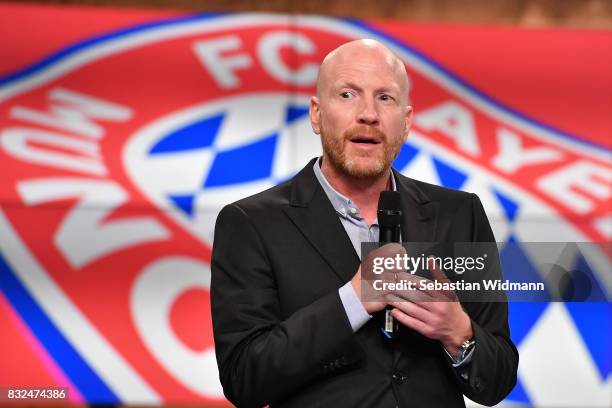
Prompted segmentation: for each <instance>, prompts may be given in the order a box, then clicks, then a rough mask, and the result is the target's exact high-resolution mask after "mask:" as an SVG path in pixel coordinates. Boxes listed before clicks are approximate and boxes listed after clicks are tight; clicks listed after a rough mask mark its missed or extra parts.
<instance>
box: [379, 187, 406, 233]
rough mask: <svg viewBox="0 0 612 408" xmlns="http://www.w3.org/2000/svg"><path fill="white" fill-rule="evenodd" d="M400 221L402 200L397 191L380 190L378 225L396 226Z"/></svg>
mask: <svg viewBox="0 0 612 408" xmlns="http://www.w3.org/2000/svg"><path fill="white" fill-rule="evenodd" d="M401 222H402V202H401V198H400V193H399V192H397V191H381V192H380V197H379V198H378V225H380V226H381V227H396V226H399V225H400V224H401Z"/></svg>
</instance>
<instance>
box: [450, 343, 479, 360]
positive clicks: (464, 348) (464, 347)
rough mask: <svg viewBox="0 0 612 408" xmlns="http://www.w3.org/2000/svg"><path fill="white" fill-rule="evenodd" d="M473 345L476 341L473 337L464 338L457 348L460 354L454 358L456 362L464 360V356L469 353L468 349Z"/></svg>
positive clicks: (470, 349)
mask: <svg viewBox="0 0 612 408" xmlns="http://www.w3.org/2000/svg"><path fill="white" fill-rule="evenodd" d="M475 345H476V341H475V340H474V339H470V340H466V341H464V342H463V343H461V347H460V348H459V351H461V354H460V355H459V356H458V357H457V358H455V359H454V360H455V361H456V362H459V361H463V360H465V358H466V357H467V356H468V355H469V354H470V351H472V349H473V348H474V346H475Z"/></svg>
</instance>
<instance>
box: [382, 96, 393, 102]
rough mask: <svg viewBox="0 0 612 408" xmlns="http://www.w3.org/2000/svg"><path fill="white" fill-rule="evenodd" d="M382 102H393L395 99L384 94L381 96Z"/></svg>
mask: <svg viewBox="0 0 612 408" xmlns="http://www.w3.org/2000/svg"><path fill="white" fill-rule="evenodd" d="M380 100H382V101H392V100H393V98H392V97H391V96H390V95H387V94H382V95H380Z"/></svg>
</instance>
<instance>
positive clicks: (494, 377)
mask: <svg viewBox="0 0 612 408" xmlns="http://www.w3.org/2000/svg"><path fill="white" fill-rule="evenodd" d="M472 214H473V218H472V222H473V225H472V242H495V238H494V236H493V232H492V231H491V227H490V225H489V221H488V220H487V217H486V214H485V212H484V209H483V207H482V204H481V202H480V199H479V198H478V196H476V195H475V194H472ZM493 255H494V256H495V260H494V262H497V265H495V267H493V268H491V270H490V272H489V273H488V274H487V276H486V279H502V276H501V272H500V268H499V267H498V266H499V258H498V254H497V251H495V254H493ZM463 306H464V308H465V310H466V312H467V313H468V315H469V316H470V318H471V320H472V330H473V333H474V340H475V341H476V348H475V350H474V355H473V358H472V361H471V362H470V363H469V364H468V366H467V367H466V368H465V369H464V370H467V374H468V375H467V378H468V379H467V381H465V380H464V379H462V378H461V376H460V372H461V370H457V371H456V374H457V379H458V381H459V384H460V387H461V388H462V392H463V393H464V395H466V396H467V397H468V398H470V399H471V400H473V401H475V402H477V403H479V404H483V405H488V406H491V405H495V404H497V403H499V402H500V401H501V400H503V399H504V398H505V397H506V396H507V395H508V394H509V393H510V391H512V388H514V386H515V384H516V376H517V369H518V361H519V355H518V351H517V349H516V347H515V346H514V343H513V342H512V340H511V339H510V328H509V325H508V303H507V300H506V296H505V294H501V299H496V301H487V302H469V303H465V304H464V305H463Z"/></svg>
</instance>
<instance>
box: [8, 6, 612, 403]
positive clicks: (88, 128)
mask: <svg viewBox="0 0 612 408" xmlns="http://www.w3.org/2000/svg"><path fill="white" fill-rule="evenodd" d="M357 38H376V39H378V40H380V41H382V42H384V43H385V44H386V45H388V46H389V47H390V48H391V49H392V50H394V51H395V52H396V53H397V54H398V55H399V56H400V58H402V60H403V61H404V62H405V64H406V67H407V71H408V75H409V77H410V82H411V88H412V93H411V98H412V100H413V101H414V102H415V111H416V117H415V123H414V128H413V130H412V132H411V135H410V137H409V140H408V143H407V144H406V145H405V146H403V148H402V150H401V152H400V154H399V156H398V158H397V159H396V161H395V163H394V165H395V167H396V168H397V169H398V170H400V171H402V172H403V173H405V174H407V175H409V176H410V177H413V178H417V179H421V180H424V181H427V182H433V183H435V184H440V185H444V186H448V187H451V188H456V189H464V190H468V191H473V192H476V193H478V194H479V196H480V197H481V199H482V201H483V203H484V205H485V208H486V210H487V213H488V215H489V217H490V218H491V222H492V226H493V228H494V232H495V234H496V238H497V240H498V241H512V240H514V241H555V240H558V239H562V240H564V241H605V240H608V239H609V238H610V236H611V234H612V231H610V229H609V220H610V219H609V214H608V213H607V211H608V200H609V195H607V194H608V193H607V190H606V188H607V187H606V186H607V183H610V182H612V176H611V174H612V173H611V165H610V161H609V158H608V157H607V154H608V153H607V152H605V151H601V150H600V149H597V148H594V147H593V146H589V145H587V144H584V143H582V142H580V141H576V140H574V139H571V138H568V137H566V136H565V135H561V134H557V133H556V132H555V131H554V130H551V129H549V128H547V127H545V126H542V125H541V124H539V123H536V122H534V121H532V120H530V119H529V118H525V117H522V116H521V115H519V114H517V113H515V112H512V111H511V110H509V109H506V108H505V107H504V106H502V105H500V104H498V103H496V102H495V101H493V100H491V99H489V98H487V97H486V96H485V95H482V94H481V93H479V92H478V91H477V90H475V89H473V88H471V87H469V86H468V85H466V84H464V83H462V82H461V81H459V80H457V79H456V78H454V77H453V76H452V75H450V74H449V73H448V72H446V71H444V70H443V69H441V68H440V67H439V66H437V65H436V64H434V63H432V62H431V61H429V60H428V59H427V58H426V57H424V56H423V55H421V54H419V53H417V52H415V51H414V50H412V49H410V48H409V47H407V46H406V45H405V44H401V43H399V42H397V41H395V40H393V39H391V38H388V37H386V36H384V35H382V34H380V33H377V32H375V31H373V30H371V29H369V28H368V27H366V26H364V25H362V24H360V23H355V22H349V21H343V20H338V19H327V18H318V17H299V18H296V19H295V20H292V23H291V24H289V23H288V20H287V18H286V17H282V16H275V15H261V14H257V15H250V14H242V15H229V16H208V15H206V16H198V17H192V18H186V19H180V20H173V21H165V22H161V23H157V24H149V25H145V26H140V27H136V28H134V29H130V30H126V31H122V32H119V33H114V34H112V35H109V36H105V37H101V38H97V39H94V40H92V41H88V42H85V43H83V44H79V45H78V46H75V47H73V48H71V49H70V50H69V52H66V53H64V54H58V55H57V56H55V57H54V58H51V59H49V60H47V61H46V62H45V63H44V64H42V65H40V66H38V67H36V69H32V70H30V71H26V72H24V73H23V74H21V75H19V76H17V77H15V78H11V79H10V80H9V81H7V82H5V83H4V84H2V85H0V102H1V103H2V104H1V105H0V117H1V118H2V119H1V120H2V128H1V129H0V147H1V150H0V155H1V156H0V157H1V158H2V159H1V160H2V163H3V169H4V170H5V174H4V175H3V179H4V181H3V183H2V185H1V188H3V189H6V190H8V191H7V193H6V194H7V196H10V197H12V198H13V199H14V202H15V203H19V204H20V205H19V206H14V207H7V208H3V209H2V210H0V249H1V254H2V257H4V258H5V259H4V262H5V263H6V268H4V269H2V274H3V275H2V276H3V278H2V279H3V288H5V289H4V290H5V293H6V294H7V297H8V298H9V300H10V302H11V304H12V306H13V307H14V308H15V309H16V310H17V311H18V312H19V313H20V314H23V315H27V313H26V311H27V310H31V309H32V308H35V309H36V308H37V309H36V310H39V311H40V317H39V318H37V319H32V320H28V321H27V324H28V326H29V327H30V329H31V330H32V331H33V332H34V333H35V334H36V336H37V338H38V339H39V340H40V341H41V343H44V344H50V346H49V349H48V350H47V351H48V352H49V354H50V355H51V356H52V357H53V358H54V360H55V361H56V362H57V364H58V366H59V367H60V368H61V370H62V371H63V372H64V373H65V377H66V382H67V384H68V386H70V387H72V391H73V394H72V395H73V396H74V398H75V400H78V399H79V398H82V399H83V400H86V401H91V402H113V401H115V402H119V401H120V402H123V403H145V404H149V403H160V402H163V401H171V402H177V401H181V402H199V401H212V402H214V401H220V400H221V399H222V398H223V394H222V390H221V387H220V384H219V380H218V373H217V368H216V361H215V356H214V347H213V343H212V329H211V323H210V310H209V306H208V288H209V285H210V267H209V263H210V251H211V245H212V237H213V229H214V223H215V219H216V216H217V214H218V212H219V211H220V209H221V208H222V207H223V206H224V205H225V204H228V203H230V202H232V201H235V200H237V199H239V198H241V197H245V196H247V195H250V194H253V193H256V192H258V191H261V190H263V189H265V188H268V187H271V186H273V185H275V184H278V183H280V182H282V181H284V180H287V179H289V178H290V177H291V176H293V175H294V174H295V173H296V172H297V171H298V170H299V169H300V168H302V167H303V166H304V165H305V164H306V163H307V161H308V160H309V159H311V158H312V157H315V156H318V155H320V153H321V147H320V141H319V138H318V136H316V135H315V134H313V132H312V130H311V128H310V121H309V116H308V103H309V96H310V95H313V94H314V92H315V88H314V87H315V82H316V78H317V70H318V66H319V64H320V61H321V60H322V59H323V57H324V56H325V55H326V54H327V53H328V52H329V51H330V50H332V49H334V48H335V47H337V46H338V45H340V44H342V43H344V42H347V41H350V40H353V39H357ZM542 164H544V165H542ZM7 170H8V171H7ZM577 183H582V186H581V188H582V193H580V192H577V191H576V189H575V188H574V187H575V185H576V184H577ZM602 186H603V187H602ZM585 191H586V194H584V192H585ZM24 208H25V209H24ZM35 210H38V211H35ZM534 214H538V215H539V216H540V218H539V219H540V220H541V223H540V224H538V225H536V224H534V222H533V215H534ZM523 255H524V256H525V259H526V260H527V261H526V262H528V260H529V257H530V256H531V255H533V254H528V253H525V254H523ZM596 257H599V259H603V261H602V263H601V265H606V263H605V262H606V254H599V255H597V256H596ZM0 260H1V259H0ZM3 264H4V263H3ZM533 273H534V274H536V275H537V271H536V270H534V272H533ZM594 273H595V274H596V275H597V276H598V279H599V281H600V283H601V285H602V287H606V288H608V290H609V289H610V287H612V282H610V278H609V276H607V275H606V271H595V272H594ZM531 279H532V280H534V281H537V280H538V279H540V280H541V279H542V278H538V277H537V276H534V277H531ZM531 310H532V311H531V312H530V313H531V314H530V316H529V319H530V320H529V321H528V322H525V321H524V320H525V319H526V318H524V316H523V318H524V320H521V321H520V322H519V323H517V324H520V325H521V327H523V328H524V330H523V333H520V332H519V333H514V334H513V336H514V337H515V341H517V343H518V344H519V348H521V341H523V340H524V339H527V340H528V341H526V342H525V344H523V346H522V348H521V355H522V356H521V359H522V360H521V363H522V364H523V361H524V362H525V363H524V365H523V366H522V368H521V372H520V373H519V375H520V381H519V385H518V386H517V389H516V390H515V392H514V393H513V394H512V395H511V397H510V398H511V399H513V400H514V401H518V402H523V403H533V402H541V403H554V402H555V396H554V395H549V394H545V395H543V394H539V393H540V392H545V393H546V391H540V389H546V388H547V387H540V380H539V377H540V376H541V375H542V374H541V369H540V368H538V366H539V365H542V362H545V364H547V367H548V368H547V371H548V372H547V375H548V376H550V371H553V372H555V370H556V371H557V372H558V373H559V376H558V377H559V378H558V379H557V377H555V378H556V380H555V381H556V382H557V383H560V384H565V383H568V384H571V383H572V382H573V381H574V380H575V378H574V377H573V375H574V374H573V373H571V372H568V370H567V369H566V368H564V367H568V366H571V364H569V363H568V361H569V360H572V359H575V360H576V361H578V363H577V364H582V362H584V361H587V362H588V364H591V361H595V362H596V364H595V366H589V367H588V370H591V371H590V372H591V374H592V376H593V378H595V379H596V380H594V381H592V382H589V384H588V385H585V386H583V387H582V388H581V389H579V390H578V391H576V395H575V396H574V397H571V396H570V397H564V398H566V399H565V400H564V402H566V403H567V402H568V400H567V398H570V399H571V398H575V401H577V403H584V402H585V401H592V402H593V403H594V404H597V403H598V401H602V400H605V398H606V395H609V392H610V388H611V386H612V382H611V381H610V376H609V373H610V365H609V364H608V363H606V362H605V361H607V360H606V358H608V359H609V356H608V357H606V356H605V355H601V353H600V351H598V350H600V349H601V347H599V348H598V346H597V345H593V344H594V343H593V344H592V342H591V340H592V339H591V340H589V338H588V335H584V336H586V337H583V338H582V340H581V339H580V338H579V335H576V337H577V339H574V338H573V337H572V338H570V337H571V336H570V337H568V339H566V340H565V343H564V344H565V346H566V347H568V348H570V349H573V350H579V352H578V353H565V354H564V355H562V356H556V357H555V358H548V357H547V356H545V355H544V356H542V355H539V354H541V350H542V349H545V348H546V344H549V343H550V342H551V336H552V332H551V330H544V329H538V326H537V325H538V324H540V325H541V326H542V327H544V326H545V325H548V326H552V327H565V328H569V329H568V330H573V333H576V329H575V326H574V323H573V322H574V321H575V320H572V319H577V318H576V314H575V313H579V312H577V311H574V312H571V311H570V312H569V313H568V312H567V311H566V310H565V309H563V308H562V306H561V305H554V306H550V307H548V308H547V307H546V306H543V307H542V308H540V309H538V310H537V312H533V310H534V309H531ZM194 311H195V312H194ZM572 313H574V314H572ZM608 313H609V311H608ZM37 316H38V315H37ZM516 316H517V318H519V319H521V316H520V315H516ZM604 318H606V316H605V311H604ZM607 318H609V315H608V317H607ZM26 320H27V318H26ZM196 326H198V329H197V330H194V327H196ZM534 328H535V329H534ZM532 329H533V330H532ZM579 329H580V328H579ZM530 330H531V332H530ZM528 333H531V335H530V337H529V338H527V334H528ZM580 333H582V332H580ZM49 336H52V338H51V337H49ZM57 339H59V340H57ZM555 341H556V340H555ZM583 342H584V343H583ZM584 344H586V346H585V345H584ZM598 353H600V354H598ZM572 361H573V360H572ZM599 361H604V363H602V364H600V363H598V362H599ZM570 363H571V361H570ZM551 365H552V366H553V367H557V368H554V369H551ZM568 386H569V385H568ZM602 398H603V399H602ZM570 402H571V400H570Z"/></svg>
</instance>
